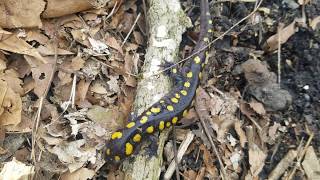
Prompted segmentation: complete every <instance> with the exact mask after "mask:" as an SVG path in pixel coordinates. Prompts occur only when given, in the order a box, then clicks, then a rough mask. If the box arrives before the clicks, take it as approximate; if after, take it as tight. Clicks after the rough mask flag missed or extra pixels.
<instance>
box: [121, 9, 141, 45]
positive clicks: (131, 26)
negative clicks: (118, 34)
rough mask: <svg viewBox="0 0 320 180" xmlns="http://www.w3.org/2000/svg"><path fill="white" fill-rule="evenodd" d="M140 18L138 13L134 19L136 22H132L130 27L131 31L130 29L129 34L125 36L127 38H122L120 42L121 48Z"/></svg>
mask: <svg viewBox="0 0 320 180" xmlns="http://www.w3.org/2000/svg"><path fill="white" fill-rule="evenodd" d="M140 16H141V13H139V14H138V16H137V18H136V20H134V23H133V25H132V26H131V29H130V31H129V33H128V34H127V36H126V37H125V38H124V40H123V42H122V44H121V47H123V45H124V44H125V43H126V42H127V40H128V38H129V36H130V34H131V33H132V31H133V29H134V27H135V26H136V24H137V22H138V20H139V18H140Z"/></svg>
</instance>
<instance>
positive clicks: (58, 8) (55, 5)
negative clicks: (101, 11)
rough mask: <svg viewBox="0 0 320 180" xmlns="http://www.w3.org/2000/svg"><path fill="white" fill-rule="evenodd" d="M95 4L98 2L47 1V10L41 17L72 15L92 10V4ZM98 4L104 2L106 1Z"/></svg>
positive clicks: (85, 0) (81, 0) (77, 0)
mask: <svg viewBox="0 0 320 180" xmlns="http://www.w3.org/2000/svg"><path fill="white" fill-rule="evenodd" d="M97 2H98V1H93V0H89V1H88V0H68V1H65V0H48V1H47V8H46V10H45V11H44V13H43V17H45V18H53V17H60V16H64V15H68V14H74V13H77V12H80V11H84V10H87V9H91V8H93V7H94V3H97ZM100 2H106V0H104V1H100Z"/></svg>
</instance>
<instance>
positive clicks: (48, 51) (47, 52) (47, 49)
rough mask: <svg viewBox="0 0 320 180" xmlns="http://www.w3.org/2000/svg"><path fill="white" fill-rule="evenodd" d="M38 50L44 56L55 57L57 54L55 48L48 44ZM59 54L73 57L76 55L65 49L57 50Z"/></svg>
mask: <svg viewBox="0 0 320 180" xmlns="http://www.w3.org/2000/svg"><path fill="white" fill-rule="evenodd" d="M37 50H38V52H39V53H40V54H41V55H43V56H53V55H55V54H56V52H55V48H54V47H53V46H52V45H50V44H46V46H39V47H38V48H37ZM57 54H58V55H73V54H74V53H73V52H70V51H67V50H64V49H60V48H58V49H57Z"/></svg>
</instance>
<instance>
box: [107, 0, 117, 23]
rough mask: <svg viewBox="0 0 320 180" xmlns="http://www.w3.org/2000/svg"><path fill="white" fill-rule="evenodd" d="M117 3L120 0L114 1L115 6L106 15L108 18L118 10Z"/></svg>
mask: <svg viewBox="0 0 320 180" xmlns="http://www.w3.org/2000/svg"><path fill="white" fill-rule="evenodd" d="M117 5H118V1H116V2H115V3H114V6H113V8H112V10H111V12H110V14H109V15H108V16H107V17H106V20H107V19H109V18H110V17H111V16H112V15H113V14H114V11H115V10H116V7H117Z"/></svg>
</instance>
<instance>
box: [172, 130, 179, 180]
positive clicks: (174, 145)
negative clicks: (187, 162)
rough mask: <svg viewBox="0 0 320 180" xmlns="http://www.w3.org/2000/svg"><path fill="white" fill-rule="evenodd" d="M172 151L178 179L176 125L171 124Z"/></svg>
mask: <svg viewBox="0 0 320 180" xmlns="http://www.w3.org/2000/svg"><path fill="white" fill-rule="evenodd" d="M173 152H174V162H175V163H176V178H177V180H180V176H179V161H178V158H177V154H178V153H177V138H176V127H175V126H173Z"/></svg>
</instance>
